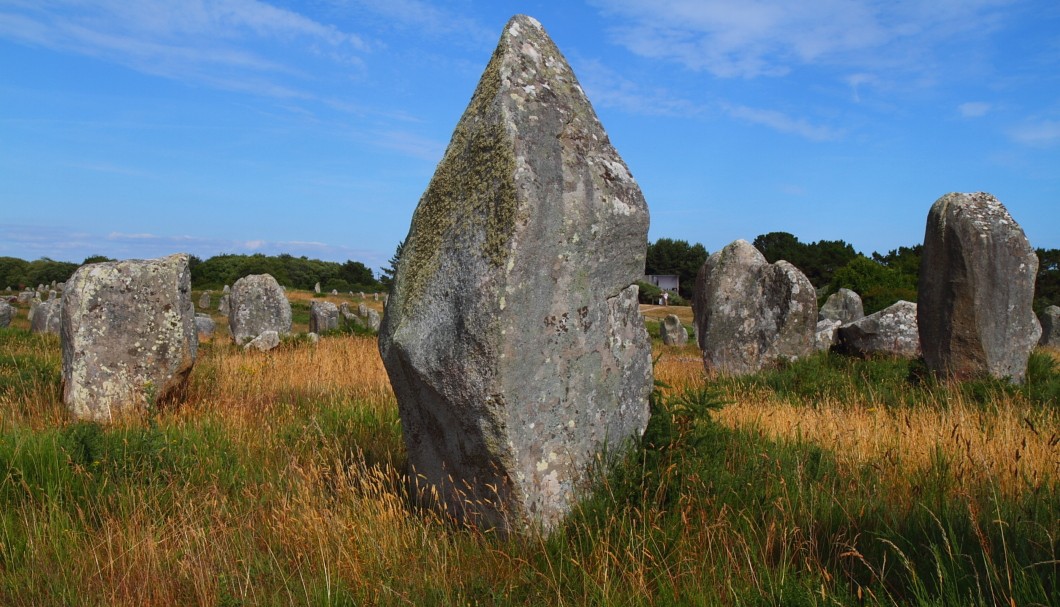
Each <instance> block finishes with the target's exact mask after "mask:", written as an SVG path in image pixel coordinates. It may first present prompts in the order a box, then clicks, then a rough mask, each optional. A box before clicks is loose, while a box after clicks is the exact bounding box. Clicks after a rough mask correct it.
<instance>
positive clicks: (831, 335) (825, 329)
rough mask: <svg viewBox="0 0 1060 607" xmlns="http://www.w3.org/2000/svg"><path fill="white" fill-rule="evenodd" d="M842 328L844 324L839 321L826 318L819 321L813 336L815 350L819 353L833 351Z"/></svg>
mask: <svg viewBox="0 0 1060 607" xmlns="http://www.w3.org/2000/svg"><path fill="white" fill-rule="evenodd" d="M841 326H843V322H842V321H839V320H829V319H827V318H825V319H823V320H819V321H817V328H816V329H815V330H814V334H813V346H814V349H815V350H817V351H818V352H827V351H828V350H831V349H832V346H834V345H835V343H836V340H837V339H838V338H839V327H841Z"/></svg>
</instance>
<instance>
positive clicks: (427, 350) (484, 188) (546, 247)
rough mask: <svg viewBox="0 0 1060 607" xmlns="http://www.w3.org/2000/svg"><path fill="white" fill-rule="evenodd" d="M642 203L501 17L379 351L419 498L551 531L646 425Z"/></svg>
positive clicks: (426, 204)
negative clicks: (596, 471) (591, 477)
mask: <svg viewBox="0 0 1060 607" xmlns="http://www.w3.org/2000/svg"><path fill="white" fill-rule="evenodd" d="M647 229H648V212H647V206H646V204H645V202H644V197H643V195H642V194H641V192H640V188H639V187H638V186H637V184H636V182H635V181H634V180H633V177H632V176H631V175H630V173H629V170H628V169H627V168H626V165H625V163H623V161H622V159H621V158H620V157H619V156H618V153H617V152H616V151H615V150H614V148H613V147H612V146H611V144H610V141H609V140H608V138H607V135H606V133H604V130H603V128H602V127H601V125H600V123H599V121H598V120H597V118H596V115H595V113H594V112H593V109H592V107H591V106H590V104H589V101H588V99H586V97H585V95H584V93H583V92H582V89H581V87H580V86H579V85H578V83H577V81H576V79H575V77H574V74H573V73H572V71H571V69H570V67H569V66H568V65H567V62H566V60H565V59H564V58H563V56H562V55H561V54H560V52H559V50H558V49H557V48H556V46H555V45H554V44H553V43H552V41H551V40H550V39H549V37H548V36H547V34H546V33H545V31H544V29H543V28H542V27H541V24H539V23H538V22H537V21H535V20H534V19H531V18H529V17H525V16H516V17H514V18H512V20H511V21H510V22H509V23H508V24H507V26H506V27H505V29H504V33H503V35H502V36H501V40H500V43H499V45H498V46H497V50H496V52H495V53H494V54H493V57H492V59H491V60H490V62H489V65H488V66H487V67H486V70H485V72H484V73H483V75H482V79H481V81H480V82H479V85H478V88H477V89H476V91H475V94H474V96H473V97H472V99H471V103H470V105H469V106H468V108H467V110H466V111H465V113H464V116H463V117H462V118H461V120H460V122H459V124H457V126H456V129H455V131H454V133H453V138H452V141H451V142H450V143H449V147H448V149H447V150H446V152H445V156H444V157H443V158H442V161H441V163H440V164H439V165H438V168H437V170H436V171H435V174H434V177H433V178H432V179H431V183H430V185H429V186H428V187H427V191H426V192H425V193H424V195H423V197H422V198H421V199H420V203H419V206H418V207H417V209H416V212H415V214H414V215H413V218H412V226H411V229H410V230H409V234H408V237H407V238H406V240H405V246H404V250H403V253H402V256H401V261H400V263H399V267H398V268H397V273H396V276H395V277H394V284H393V291H392V297H390V298H389V302H388V303H387V307H386V314H385V317H384V321H383V325H382V329H381V332H380V336H379V347H380V351H381V353H382V356H383V361H384V363H385V365H386V368H387V372H388V373H389V375H390V379H391V383H392V384H393V386H394V391H395V393H396V394H397V398H398V405H399V409H400V413H401V420H402V428H403V431H404V435H405V442H406V444H407V445H408V451H409V462H410V464H411V466H412V469H413V470H412V472H413V474H414V477H415V478H416V479H417V482H418V483H419V486H418V487H417V488H416V491H417V494H418V495H419V496H420V497H421V499H428V498H430V496H432V495H435V493H434V492H435V491H437V493H436V495H437V496H438V497H439V498H440V499H441V501H442V502H443V503H444V504H445V506H446V507H447V508H448V510H449V512H450V513H451V514H453V515H454V516H455V517H457V518H459V519H462V520H464V521H466V522H470V523H471V524H475V525H480V526H485V527H494V528H497V529H499V530H501V531H502V532H506V531H511V530H520V529H523V528H525V527H526V526H540V527H541V528H544V529H548V528H551V527H552V526H553V525H554V524H555V523H557V522H558V521H559V520H560V518H561V517H562V516H563V515H564V514H565V513H566V512H567V511H568V510H569V509H570V507H571V505H572V501H573V498H574V497H575V493H576V490H577V489H578V488H579V486H580V485H581V483H582V482H583V481H584V479H585V471H586V469H587V467H588V466H590V465H591V464H593V463H594V462H597V461H598V460H597V455H598V454H599V453H600V452H601V451H603V450H605V449H607V450H609V451H612V452H613V451H615V450H617V449H618V448H619V447H621V446H623V444H624V443H625V442H626V441H627V440H628V439H629V438H630V437H633V436H637V435H639V434H641V433H642V432H643V431H644V427H645V425H646V424H647V420H648V394H649V392H650V391H651V387H652V370H651V348H650V344H649V341H648V335H647V332H646V331H645V329H644V324H643V322H642V318H641V316H640V312H639V309H638V307H637V287H636V285H635V284H634V282H635V281H636V280H637V279H638V278H639V277H640V276H641V275H642V274H643V269H644V256H645V243H646V242H647Z"/></svg>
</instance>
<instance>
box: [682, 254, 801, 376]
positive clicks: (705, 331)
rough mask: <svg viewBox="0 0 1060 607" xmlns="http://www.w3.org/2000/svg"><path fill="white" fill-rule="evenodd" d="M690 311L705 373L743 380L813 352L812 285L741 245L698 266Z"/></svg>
mask: <svg viewBox="0 0 1060 607" xmlns="http://www.w3.org/2000/svg"><path fill="white" fill-rule="evenodd" d="M692 309H693V310H695V315H696V324H697V326H698V327H699V347H700V348H702V350H703V362H704V363H705V364H706V366H707V368H708V369H716V370H718V371H720V372H722V373H726V374H731V375H743V374H747V373H754V372H756V371H758V370H760V369H762V368H763V367H765V366H767V365H770V364H773V363H775V362H776V361H779V360H782V359H787V360H792V359H795V358H798V357H801V356H807V355H809V354H812V353H813V352H814V332H815V329H816V326H817V292H816V291H815V290H814V288H813V285H812V284H810V281H809V279H807V278H806V276H805V275H804V274H803V273H802V272H800V271H799V270H798V268H796V267H795V266H793V265H791V264H790V263H788V262H786V261H783V260H782V261H778V262H777V263H774V264H771V263H769V262H768V261H766V258H765V257H764V256H763V255H762V254H761V253H759V252H758V249H756V248H754V246H753V245H751V243H749V242H747V241H746V240H737V241H735V242H733V243H731V244H729V245H728V246H726V247H725V248H724V249H722V250H720V251H718V252H717V253H714V254H713V255H711V256H710V257H709V258H708V259H707V261H706V263H704V264H703V267H702V268H700V270H699V275H698V276H697V277H696V291H695V301H694V303H693V305H692Z"/></svg>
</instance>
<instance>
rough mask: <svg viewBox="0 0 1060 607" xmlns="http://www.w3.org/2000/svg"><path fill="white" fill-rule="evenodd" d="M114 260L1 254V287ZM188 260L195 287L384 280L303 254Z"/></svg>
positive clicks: (346, 287) (361, 287)
mask: <svg viewBox="0 0 1060 607" xmlns="http://www.w3.org/2000/svg"><path fill="white" fill-rule="evenodd" d="M101 261H114V260H113V259H110V258H108V257H104V256H101V255H94V256H92V257H88V258H86V259H85V260H84V261H82V262H81V263H73V262H67V261H55V260H53V259H49V258H47V257H42V258H40V259H37V260H35V261H26V260H23V259H19V258H17V257H0V289H3V288H5V287H8V286H10V287H12V288H15V289H26V288H34V287H36V286H37V285H41V284H44V285H47V284H51V282H52V281H55V282H65V281H66V279H68V278H70V275H71V274H73V273H74V270H76V269H77V268H79V267H80V266H82V265H84V264H88V263H97V262H101ZM188 265H189V267H190V269H191V282H192V285H193V286H194V287H195V288H196V289H219V288H221V287H222V286H224V285H231V284H232V283H234V282H235V281H237V280H239V279H240V278H242V277H244V276H248V275H250V274H271V275H272V276H273V278H275V279H276V281H277V282H279V283H280V284H281V285H283V286H286V287H288V288H293V289H305V290H309V289H312V288H313V287H314V285H316V283H318V282H319V283H320V287H321V289H322V290H324V291H332V290H337V291H344V292H348V291H378V290H380V289H382V288H383V285H382V284H381V283H380V281H379V280H378V279H376V277H375V276H374V275H373V273H372V270H371V269H370V268H368V267H367V266H365V265H364V264H363V263H361V262H359V261H352V260H349V261H346V262H344V263H338V262H334V261H321V260H319V259H309V258H307V257H304V256H303V257H294V256H293V255H288V254H286V253H284V254H280V255H263V254H261V253H257V254H254V255H226V254H222V255H216V256H214V257H210V258H208V259H205V260H203V259H200V258H199V257H196V256H195V255H192V256H191V258H190V259H189V262H188Z"/></svg>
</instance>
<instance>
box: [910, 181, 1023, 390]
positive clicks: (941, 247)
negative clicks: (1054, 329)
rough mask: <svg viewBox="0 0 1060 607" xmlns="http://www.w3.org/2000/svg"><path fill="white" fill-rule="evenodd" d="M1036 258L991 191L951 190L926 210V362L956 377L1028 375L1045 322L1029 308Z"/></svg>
mask: <svg viewBox="0 0 1060 607" xmlns="http://www.w3.org/2000/svg"><path fill="white" fill-rule="evenodd" d="M1037 273H1038V256H1037V255H1036V254H1035V253H1034V249H1032V248H1031V245H1030V243H1029V242H1028V241H1027V237H1026V236H1025V235H1024V234H1023V230H1022V229H1021V228H1020V226H1019V224H1017V223H1016V222H1015V220H1013V219H1012V216H1011V215H1009V213H1008V211H1007V210H1006V209H1005V207H1004V206H1003V205H1002V204H1001V203H1000V202H998V200H997V199H996V198H994V197H993V196H991V195H990V194H987V193H985V192H976V193H974V194H958V193H952V194H946V195H945V196H943V197H942V198H939V199H938V200H937V201H935V204H934V205H932V206H931V211H930V212H928V218H927V228H926V229H925V231H924V252H923V253H922V255H921V258H920V284H919V288H918V295H917V298H918V301H917V324H918V326H919V328H920V345H921V348H922V349H923V352H924V362H925V363H927V366H928V368H929V369H931V370H932V371H934V372H936V373H938V374H940V375H944V376H948V377H956V378H966V377H972V376H976V375H986V374H989V375H992V376H994V377H998V378H1001V377H1008V378H1011V379H1012V381H1016V382H1019V381H1023V376H1024V374H1025V373H1026V371H1027V358H1028V357H1029V356H1030V352H1031V350H1032V349H1033V348H1034V346H1035V345H1036V344H1037V343H1038V338H1039V336H1040V335H1041V326H1040V325H1039V324H1038V319H1037V318H1036V317H1035V315H1034V311H1033V310H1032V309H1031V300H1032V299H1034V279H1035V276H1036V275H1037Z"/></svg>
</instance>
